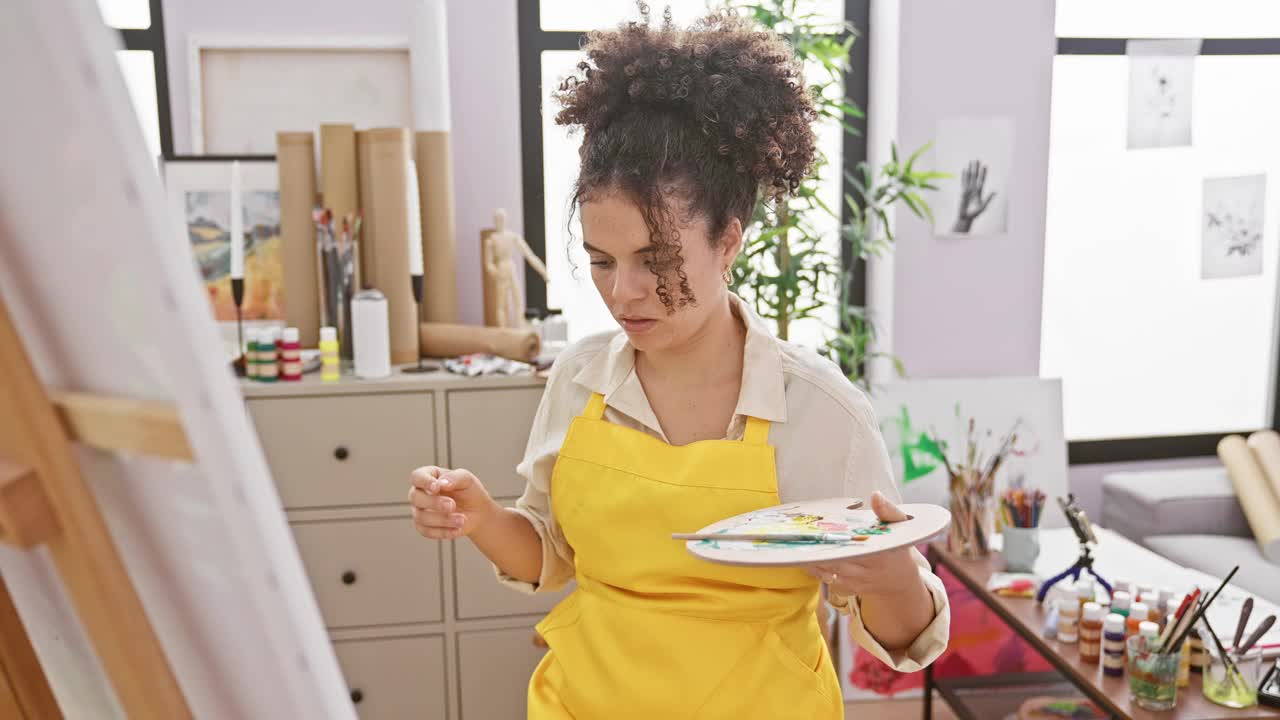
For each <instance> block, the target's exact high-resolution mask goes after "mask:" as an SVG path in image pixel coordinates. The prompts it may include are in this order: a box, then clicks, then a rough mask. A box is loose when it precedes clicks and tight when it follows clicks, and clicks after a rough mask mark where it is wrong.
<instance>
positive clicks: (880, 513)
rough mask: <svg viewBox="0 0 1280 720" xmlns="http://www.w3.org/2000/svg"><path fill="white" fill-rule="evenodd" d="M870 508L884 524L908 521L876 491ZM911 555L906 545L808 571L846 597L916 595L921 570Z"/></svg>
mask: <svg viewBox="0 0 1280 720" xmlns="http://www.w3.org/2000/svg"><path fill="white" fill-rule="evenodd" d="M871 509H872V510H874V511H875V513H876V517H878V518H880V520H882V521H884V522H890V523H891V522H899V521H902V520H906V519H907V514H906V513H904V512H902V510H900V509H899V508H898V506H897V505H894V504H893V503H892V502H890V501H889V499H888V498H886V497H885V496H884V495H882V494H880V492H879V491H876V492H874V493H872V494H871ZM910 553H911V548H910V546H907V547H901V548H898V549H897V550H889V551H887V552H882V553H876V554H875V555H869V556H867V557H864V558H853V559H849V560H837V561H833V562H829V563H825V564H823V565H815V566H813V567H810V568H808V570H809V573H810V574H812V575H814V576H815V577H817V578H818V579H819V580H821V581H822V582H824V583H826V584H827V585H828V586H830V588H831V590H833V591H834V592H835V593H836V594H838V595H840V596H842V597H846V598H852V597H854V596H859V597H862V598H863V599H865V598H867V597H870V596H891V595H901V594H912V593H919V592H921V591H922V590H926V588H925V585H924V581H923V580H922V579H921V578H920V568H919V566H918V565H916V563H915V561H914V560H913V559H912V557H911V554H910Z"/></svg>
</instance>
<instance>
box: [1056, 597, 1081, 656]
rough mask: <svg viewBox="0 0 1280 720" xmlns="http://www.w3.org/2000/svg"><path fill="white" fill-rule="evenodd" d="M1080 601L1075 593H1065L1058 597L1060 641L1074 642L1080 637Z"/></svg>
mask: <svg viewBox="0 0 1280 720" xmlns="http://www.w3.org/2000/svg"><path fill="white" fill-rule="evenodd" d="M1079 625H1080V603H1078V602H1076V598H1075V593H1063V594H1062V596H1061V597H1059V598H1058V642H1060V643H1067V644H1070V643H1073V642H1076V641H1077V640H1079V639H1080V629H1079Z"/></svg>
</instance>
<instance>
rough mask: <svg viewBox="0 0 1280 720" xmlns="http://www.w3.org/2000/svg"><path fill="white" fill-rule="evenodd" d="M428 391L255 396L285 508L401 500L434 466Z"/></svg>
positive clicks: (252, 405) (254, 411) (256, 417)
mask: <svg viewBox="0 0 1280 720" xmlns="http://www.w3.org/2000/svg"><path fill="white" fill-rule="evenodd" d="M432 397H433V396H432V394H431V393H410V394H401V395H363V396H359V397H307V398H268V399H258V400H251V401H250V402H249V412H250V413H251V415H252V416H253V421H254V424H255V426H256V427H257V429H258V436H259V438H261V441H262V447H263V450H264V452H265V453H266V456H267V463H268V465H270V466H271V474H272V475H273V476H274V477H275V481H276V487H277V489H278V490H279V492H280V498H281V500H282V501H283V503H284V506H285V507H286V508H305V507H332V506H337V505H366V504H376V503H403V502H406V500H405V498H406V496H407V493H408V491H409V473H410V472H412V471H413V469H414V468H416V467H419V466H421V465H432V464H435V456H436V452H435V450H436V448H435V437H436V435H435V418H434V415H433V413H434V410H433V402H434V401H433V399H432Z"/></svg>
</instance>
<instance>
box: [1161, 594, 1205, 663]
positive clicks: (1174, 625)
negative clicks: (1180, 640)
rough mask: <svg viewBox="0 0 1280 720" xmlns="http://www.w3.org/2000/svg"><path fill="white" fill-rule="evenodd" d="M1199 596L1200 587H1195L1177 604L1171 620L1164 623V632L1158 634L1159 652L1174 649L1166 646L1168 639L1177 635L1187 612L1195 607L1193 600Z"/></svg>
mask: <svg viewBox="0 0 1280 720" xmlns="http://www.w3.org/2000/svg"><path fill="white" fill-rule="evenodd" d="M1199 598H1200V588H1196V589H1195V591H1193V592H1189V593H1187V594H1186V595H1184V596H1183V598H1182V602H1181V603H1180V604H1179V605H1178V611H1177V612H1175V613H1174V614H1173V622H1171V623H1168V624H1167V625H1165V626H1164V632H1163V633H1162V634H1161V635H1160V646H1159V647H1160V650H1161V652H1167V651H1169V650H1174V649H1176V648H1170V647H1168V645H1169V639H1170V638H1172V637H1174V636H1175V635H1177V634H1178V631H1179V630H1180V629H1182V622H1183V621H1184V620H1186V619H1187V617H1189V616H1188V615H1187V613H1189V612H1191V608H1192V607H1195V602H1196V600H1198V599H1199Z"/></svg>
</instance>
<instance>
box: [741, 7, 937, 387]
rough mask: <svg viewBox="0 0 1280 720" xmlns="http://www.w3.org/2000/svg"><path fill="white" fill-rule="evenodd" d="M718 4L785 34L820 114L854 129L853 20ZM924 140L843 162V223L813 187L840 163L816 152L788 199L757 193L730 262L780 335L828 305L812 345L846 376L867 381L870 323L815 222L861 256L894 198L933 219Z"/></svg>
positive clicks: (886, 227)
mask: <svg viewBox="0 0 1280 720" xmlns="http://www.w3.org/2000/svg"><path fill="white" fill-rule="evenodd" d="M726 6H727V7H730V8H732V9H734V10H736V11H738V12H746V13H749V14H751V16H752V17H753V18H754V19H755V20H756V21H757V22H759V23H760V24H761V25H764V26H766V27H768V28H770V29H772V30H774V31H776V32H778V33H779V34H780V35H782V36H784V37H786V38H787V39H788V40H789V41H790V43H791V46H792V48H793V49H794V51H795V54H796V57H797V58H798V59H799V60H800V61H802V62H804V63H805V64H806V65H807V66H809V67H811V68H812V67H817V68H820V73H819V74H818V76H817V77H809V78H808V81H809V83H810V90H811V92H812V93H813V97H814V101H815V106H816V108H817V110H818V112H819V113H820V115H821V116H822V117H824V118H828V119H830V120H832V121H835V122H838V123H839V124H840V126H841V127H842V128H843V131H844V132H846V133H851V134H854V135H857V134H859V131H858V129H857V128H856V127H855V126H854V125H853V121H856V120H858V119H859V118H862V117H863V112H862V110H861V109H860V108H858V107H857V106H856V105H855V104H854V103H853V102H851V101H850V100H849V99H848V98H847V97H846V96H845V94H844V76H845V73H846V72H848V69H849V51H850V49H851V48H852V47H853V43H854V41H855V39H856V38H857V29H856V28H855V27H854V26H853V25H852V24H851V23H849V22H847V21H842V22H837V23H833V22H830V21H828V20H825V19H823V18H821V17H820V16H818V15H816V14H814V13H809V12H801V11H799V10H798V9H797V7H796V0H759V1H757V2H743V1H742V0H727V2H726ZM927 147H928V146H925V147H922V148H920V149H919V150H917V151H916V152H914V153H913V154H912V155H911V156H910V157H908V158H907V159H906V160H905V161H900V160H899V157H898V152H897V148H896V147H895V148H894V149H893V154H892V157H891V159H890V161H889V162H888V163H885V164H884V165H883V166H882V167H880V168H879V169H872V168H871V167H869V166H868V165H867V164H866V163H865V162H862V163H859V164H858V165H857V167H855V168H854V169H853V170H852V171H849V170H843V176H844V179H845V185H846V192H845V194H844V202H845V205H846V207H847V208H848V210H849V217H848V222H842V219H841V214H840V208H838V207H835V208H833V207H831V206H830V205H829V204H828V203H827V202H825V201H824V200H823V199H822V197H821V195H820V188H821V186H822V182H823V181H824V180H825V179H826V178H827V177H828V176H829V175H828V174H829V173H833V172H842V169H841V168H838V167H836V166H835V165H834V164H833V163H832V162H831V160H830V158H827V157H825V156H824V155H823V154H822V153H821V151H819V152H818V153H817V155H816V158H815V161H814V170H813V173H812V174H811V175H810V176H809V178H807V179H806V180H805V181H804V182H802V183H801V184H800V187H799V188H798V189H797V190H796V192H795V193H794V195H793V196H792V197H791V198H788V199H787V200H785V201H784V202H781V203H777V204H774V203H771V202H768V201H766V200H763V199H762V200H761V201H760V203H759V204H757V206H756V209H755V212H754V215H753V218H752V222H751V225H750V226H749V227H748V228H747V234H746V238H745V240H744V252H743V253H742V254H740V255H739V257H738V260H737V262H736V263H735V265H734V271H733V282H732V283H731V287H732V288H733V290H734V292H736V293H738V294H739V295H740V296H742V297H743V298H744V299H745V300H746V301H747V302H751V303H752V304H753V305H754V307H755V309H756V312H757V313H759V314H760V315H761V316H762V317H764V318H766V319H769V320H772V321H773V322H774V323H775V325H776V330H777V334H778V337H780V338H782V339H783V340H787V339H789V337H790V333H791V327H792V324H793V323H794V322H795V321H797V320H800V319H803V318H812V317H820V313H819V311H820V310H821V309H822V308H823V307H825V306H828V305H835V306H836V307H837V309H838V312H837V317H836V319H835V322H834V323H829V327H828V328H827V331H828V337H827V340H826V341H825V343H824V344H823V346H822V347H821V348H818V349H819V351H820V352H822V353H823V354H825V355H826V356H827V357H829V358H831V359H832V360H834V361H835V362H837V363H838V364H839V365H840V366H841V368H843V369H844V371H845V373H846V374H847V375H848V377H849V379H850V380H851V381H853V382H855V383H857V384H859V385H861V386H863V387H864V388H866V389H869V388H868V387H867V382H866V377H865V374H864V368H865V364H866V361H867V360H869V359H870V357H871V355H870V346H871V340H872V338H873V337H874V334H875V328H874V326H873V324H872V323H871V322H870V320H869V319H868V317H867V314H866V308H865V307H864V306H862V305H857V304H855V303H853V302H852V301H851V300H852V297H853V293H852V291H853V289H854V288H853V283H854V280H855V278H854V275H853V273H852V272H850V271H849V270H848V269H846V268H844V267H843V266H842V264H841V261H840V256H839V253H838V252H832V251H831V250H830V249H829V248H828V247H825V246H824V244H823V242H822V234H821V233H820V232H819V231H818V230H817V229H816V222H817V221H819V220H820V219H821V218H824V217H825V218H834V219H835V220H836V221H837V222H838V223H840V230H839V232H840V237H841V240H842V241H843V242H844V243H845V247H846V248H848V252H849V254H850V258H851V259H853V258H858V259H863V260H865V259H867V258H869V257H871V256H875V255H880V254H882V253H883V252H884V251H885V250H886V249H887V248H888V247H889V246H890V244H891V243H892V242H893V235H892V231H891V226H890V224H889V223H888V214H889V212H890V211H891V210H892V208H893V206H894V204H895V203H898V202H901V203H903V204H904V205H906V206H907V208H909V209H910V210H911V212H912V213H914V214H915V215H916V216H918V217H921V218H925V219H927V220H928V221H929V222H932V221H933V215H932V213H931V211H930V208H929V205H928V204H927V203H926V202H925V200H924V198H923V197H922V196H921V193H922V192H923V191H926V190H936V189H937V188H936V187H934V186H933V185H932V181H933V180H935V179H937V178H939V177H943V174H941V173H935V172H927V171H920V170H916V169H915V167H914V164H915V162H916V160H917V159H918V158H919V157H920V155H921V153H923V152H924V150H925V149H927ZM894 364H895V366H896V367H897V368H898V371H899V373H900V374H901V373H903V372H904V369H903V368H902V364H901V362H899V361H898V360H897V359H896V358H894Z"/></svg>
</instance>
